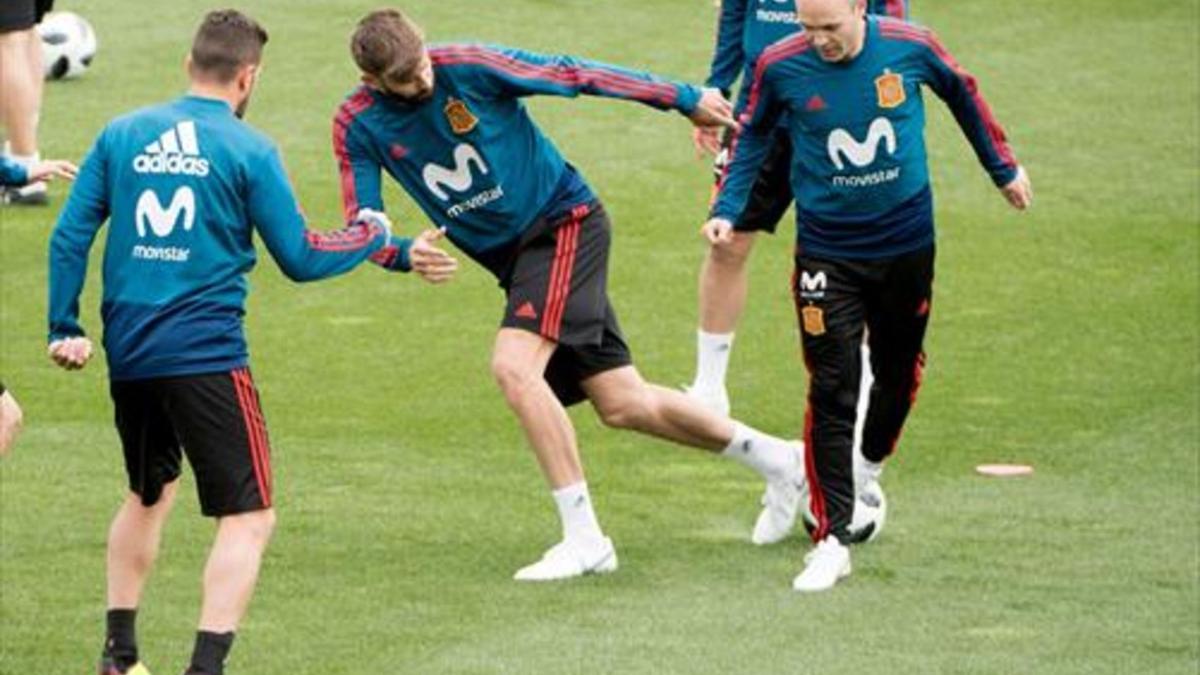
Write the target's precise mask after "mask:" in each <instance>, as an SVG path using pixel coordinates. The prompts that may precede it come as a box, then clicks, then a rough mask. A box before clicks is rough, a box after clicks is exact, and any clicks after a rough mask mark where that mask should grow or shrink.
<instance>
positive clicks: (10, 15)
mask: <svg viewBox="0 0 1200 675" xmlns="http://www.w3.org/2000/svg"><path fill="white" fill-rule="evenodd" d="M53 6H54V0H3V2H0V33H11V32H13V31H18V30H29V29H30V28H33V27H34V26H36V25H38V24H39V23H41V22H42V17H43V16H45V15H46V12H49V11H50V8H52V7H53Z"/></svg>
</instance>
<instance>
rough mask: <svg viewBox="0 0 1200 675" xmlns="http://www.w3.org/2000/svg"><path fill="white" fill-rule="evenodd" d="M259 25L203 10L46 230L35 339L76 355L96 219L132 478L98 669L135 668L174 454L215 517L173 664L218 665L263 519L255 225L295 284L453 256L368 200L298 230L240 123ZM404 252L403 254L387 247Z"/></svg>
mask: <svg viewBox="0 0 1200 675" xmlns="http://www.w3.org/2000/svg"><path fill="white" fill-rule="evenodd" d="M266 42H267V33H266V31H264V30H263V29H262V27H260V26H259V25H258V23H256V22H255V21H254V20H253V19H251V18H249V17H247V16H245V15H243V14H240V13H238V12H236V11H233V10H226V11H218V12H211V13H209V14H207V15H206V16H205V17H204V20H203V22H202V23H201V25H200V27H199V30H198V31H197V32H196V36H195V40H194V42H193V44H192V47H191V52H190V54H189V56H188V59H187V72H188V75H189V78H190V90H189V92H188V93H187V95H186V96H183V97H182V98H179V99H176V100H174V101H171V102H168V103H164V104H162V105H157V106H152V107H149V108H144V109H141V110H137V111H135V112H132V113H130V114H128V115H125V116H122V117H119V118H117V119H115V120H113V121H112V122H110V123H109V124H108V125H107V126H106V127H105V128H104V129H103V131H101V133H100V135H99V137H98V138H97V139H96V142H95V145H94V146H93V148H92V150H91V152H90V154H89V155H88V157H87V159H86V160H85V162H84V164H83V167H82V169H81V170H80V174H79V179H78V181H77V182H76V183H75V186H74V189H73V190H72V192H71V195H70V197H69V199H68V201H67V204H66V206H65V208H64V209H63V212H62V214H61V215H60V216H59V219H58V223H57V225H56V227H55V229H54V233H53V235H52V236H51V240H50V304H49V323H50V332H49V339H50V345H49V354H50V357H51V358H52V359H53V360H54V362H55V363H57V364H58V365H60V366H62V367H64V368H67V369H77V368H82V367H83V366H84V365H85V364H86V363H87V362H88V359H89V358H90V356H91V342H90V341H89V339H88V338H87V337H85V336H84V331H83V328H82V327H81V326H80V324H79V294H80V291H81V290H82V287H83V283H84V278H85V273H86V267H87V260H88V250H89V249H90V248H91V245H92V242H93V239H94V238H95V236H96V234H97V232H98V230H99V228H100V227H101V225H102V224H103V223H104V222H105V220H107V221H108V222H109V228H108V236H107V244H106V246H105V254H104V288H103V303H102V306H101V315H102V317H103V320H104V328H105V331H104V345H105V349H106V351H107V355H108V366H109V376H110V379H111V394H112V399H113V404H114V407H115V412H116V415H115V418H116V426H117V431H118V433H119V435H120V437H121V442H122V446H123V448H124V455H125V468H126V472H127V473H128V477H129V492H128V493H127V495H126V497H125V500H124V502H123V504H122V505H121V508H120V510H119V511H118V512H117V515H116V517H115V518H114V520H113V523H112V527H111V529H110V530H109V537H108V559H107V561H108V565H107V569H108V615H107V638H106V640H105V643H104V649H103V654H102V657H101V659H102V660H101V663H100V673H101V674H102V675H115V674H117V673H145V672H146V670H145V667H144V666H143V665H141V663H140V662H139V660H138V659H139V655H138V650H137V641H136V639H135V629H134V624H135V618H136V613H137V609H138V605H139V601H140V599H141V594H142V588H143V585H144V584H145V582H146V579H147V577H148V575H149V573H150V570H151V567H152V566H153V564H154V559H155V557H156V555H157V552H158V544H159V538H160V534H161V532H162V527H163V524H164V522H165V521H166V518H167V516H168V514H169V512H170V510H171V507H172V504H173V503H174V501H175V496H176V494H175V493H176V488H177V486H178V482H177V479H178V478H179V474H180V463H181V459H182V454H183V453H184V452H186V454H187V457H188V461H189V462H190V464H191V465H192V470H193V472H194V474H195V477H196V486H197V490H198V492H199V497H200V505H201V511H202V512H203V514H204V515H205V516H209V517H213V518H215V519H216V523H217V528H216V539H215V542H214V543H213V546H212V551H211V554H210V556H209V559H208V563H207V565H206V567H205V570H204V593H203V604H202V607H201V611H200V621H199V630H198V631H197V633H196V642H195V649H194V652H193V655H192V659H191V665H190V667H189V670H188V671H187V672H188V673H192V674H200V673H204V674H208V675H220V673H221V672H222V671H223V664H224V661H225V658H226V655H227V653H228V651H229V648H230V646H231V644H232V642H233V639H234V632H235V631H236V629H237V626H238V622H239V621H240V619H241V617H242V615H243V614H244V612H245V610H246V607H247V605H248V603H249V602H250V597H251V595H252V593H253V590H254V586H255V582H256V580H257V577H258V570H259V564H260V562H261V560H262V555H263V551H264V550H265V548H266V545H267V541H268V539H269V538H270V536H271V531H272V529H273V526H274V522H275V511H274V497H273V489H272V488H273V486H272V476H271V453H270V444H269V441H268V436H267V429H266V423H265V421H264V418H263V413H262V409H261V407H260V405H259V396H258V391H257V389H256V387H255V384H254V380H253V378H252V377H251V374H250V369H249V367H248V357H247V348H246V340H245V336H244V333H243V328H242V315H243V314H244V313H245V297H246V281H245V274H246V273H247V272H249V271H250V269H251V268H253V267H254V264H255V251H254V245H253V241H252V232H253V231H255V230H257V232H258V234H259V236H260V237H261V238H262V240H263V242H264V243H265V244H266V247H267V250H268V251H269V252H270V253H271V256H272V257H273V258H274V259H275V261H276V262H277V263H278V264H279V266H280V268H281V269H282V270H283V272H284V273H285V274H286V275H287V276H288V277H289V278H291V279H293V280H296V281H310V280H316V279H321V278H325V277H330V276H334V275H337V274H341V273H343V272H347V271H349V270H351V269H353V268H354V267H355V266H357V265H358V264H359V263H361V262H363V261H364V260H367V259H368V257H370V258H372V259H373V260H376V261H380V262H384V261H386V262H389V263H391V264H392V265H397V264H402V265H404V266H408V265H410V264H411V265H412V266H413V267H414V268H416V269H417V270H418V272H419V273H421V274H423V275H425V276H426V277H427V278H429V277H432V280H440V279H442V278H444V276H445V275H446V274H448V273H449V272H452V271H453V270H452V267H453V265H452V263H453V260H452V259H450V258H449V256H447V255H446V254H445V253H443V252H440V251H437V249H436V248H434V247H433V246H432V245H431V244H430V240H432V239H433V238H435V235H432V234H426V235H422V237H419V238H418V239H417V240H416V241H415V242H412V241H399V242H393V241H391V240H390V233H389V232H390V228H389V226H388V224H387V221H386V218H385V217H383V216H382V215H381V214H370V213H367V212H364V213H362V214H357V215H356V218H355V220H354V222H353V223H352V224H351V225H350V226H348V227H346V228H345V229H342V230H338V231H335V232H329V233H322V232H316V231H312V230H308V229H306V227H305V222H304V217H303V216H302V215H301V211H300V206H299V205H298V204H297V202H296V197H295V195H294V194H293V192H292V188H291V186H290V184H289V183H288V179H287V175H286V173H285V171H284V167H283V164H282V162H281V160H280V157H279V152H278V150H277V149H276V148H275V146H274V144H273V143H272V142H271V141H270V140H269V139H268V138H267V137H266V136H264V135H263V134H262V133H260V132H258V131H256V130H255V129H253V128H252V127H250V126H249V125H247V124H245V123H244V122H242V121H241V119H240V118H241V117H242V116H243V114H244V113H245V110H246V106H247V104H248V103H249V101H250V96H251V93H252V92H253V90H254V87H255V84H256V82H257V80H258V74H259V68H260V63H261V58H262V50H263V45H264V44H265V43H266ZM401 246H403V248H404V249H405V256H404V260H403V261H399V260H398V259H397V256H398V254H399V249H400V247H401Z"/></svg>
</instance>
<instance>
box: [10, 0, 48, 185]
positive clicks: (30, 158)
mask: <svg viewBox="0 0 1200 675" xmlns="http://www.w3.org/2000/svg"><path fill="white" fill-rule="evenodd" d="M2 4H3V5H5V8H4V9H3V10H0V91H3V92H4V96H2V97H0V119H2V120H3V122H4V128H5V129H6V130H7V134H8V152H9V158H10V159H12V160H14V161H16V162H17V163H19V164H22V165H24V166H26V167H29V166H32V165H33V164H36V163H37V162H38V160H39V156H38V147H37V123H38V111H39V109H40V108H41V92H42V52H41V49H42V41H41V38H40V37H39V36H38V33H37V31H36V30H35V29H34V26H35V25H36V24H37V22H38V21H39V20H40V18H41V13H42V11H41V8H40V7H39V6H38V3H37V2H35V0H11V3H10V2H5V3H2ZM45 198H46V186H45V184H43V183H37V184H35V185H32V186H27V187H25V188H22V189H19V190H18V189H10V191H9V200H10V201H13V202H19V203H26V204H43V203H45V201H46V199H45Z"/></svg>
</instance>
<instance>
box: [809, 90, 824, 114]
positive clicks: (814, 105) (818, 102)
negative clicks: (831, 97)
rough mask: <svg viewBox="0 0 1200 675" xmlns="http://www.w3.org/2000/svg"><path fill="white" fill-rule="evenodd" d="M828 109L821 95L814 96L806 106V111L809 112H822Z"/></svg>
mask: <svg viewBox="0 0 1200 675" xmlns="http://www.w3.org/2000/svg"><path fill="white" fill-rule="evenodd" d="M828 107H829V106H828V105H826V104H825V99H823V98H821V95H820V94H813V96H812V98H810V99H808V103H806V104H804V109H805V110H806V111H808V112H820V111H822V110H824V109H825V108H828Z"/></svg>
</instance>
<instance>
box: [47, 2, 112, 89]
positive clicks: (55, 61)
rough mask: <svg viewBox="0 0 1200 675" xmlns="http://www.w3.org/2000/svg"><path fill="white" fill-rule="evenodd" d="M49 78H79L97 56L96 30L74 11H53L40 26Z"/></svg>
mask: <svg viewBox="0 0 1200 675" xmlns="http://www.w3.org/2000/svg"><path fill="white" fill-rule="evenodd" d="M37 31H38V35H40V36H41V38H42V62H43V64H44V66H45V75H46V79H48V80H63V79H70V78H75V77H79V76H80V75H83V74H84V73H85V72H87V70H88V68H89V67H91V65H92V59H94V58H95V57H96V47H97V46H98V43H97V41H96V31H94V30H92V25H91V24H90V23H88V22H87V20H86V19H84V18H83V17H82V16H79V15H78V14H75V13H74V12H50V13H49V14H47V15H46V16H45V18H43V19H42V22H41V23H40V24H38V27H37Z"/></svg>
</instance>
